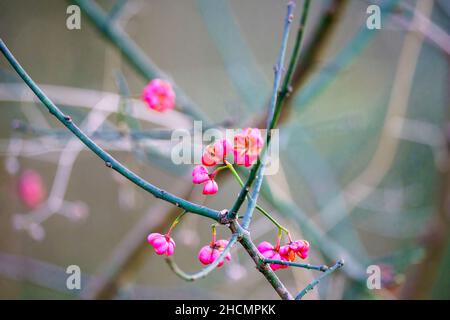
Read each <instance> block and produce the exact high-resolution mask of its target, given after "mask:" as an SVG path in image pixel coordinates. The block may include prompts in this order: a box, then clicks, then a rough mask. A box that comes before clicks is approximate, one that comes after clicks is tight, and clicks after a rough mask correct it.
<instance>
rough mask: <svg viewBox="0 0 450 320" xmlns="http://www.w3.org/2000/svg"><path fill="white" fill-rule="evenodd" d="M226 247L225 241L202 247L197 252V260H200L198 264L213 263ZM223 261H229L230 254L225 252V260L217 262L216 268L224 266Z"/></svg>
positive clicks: (226, 242)
mask: <svg viewBox="0 0 450 320" xmlns="http://www.w3.org/2000/svg"><path fill="white" fill-rule="evenodd" d="M227 245H228V241H227V240H218V241H216V242H214V243H211V244H209V245H206V246H204V247H202V248H201V249H200V251H199V252H198V260H200V262H201V263H202V264H204V265H208V264H211V263H213V262H214V261H216V260H217V259H218V258H219V256H220V255H221V254H222V252H223V250H224V249H225V247H226V246H227ZM225 260H228V261H230V260H231V254H230V252H227V254H226V255H225V258H224V259H222V260H221V261H219V263H218V264H217V267H221V266H222V265H223V264H224V262H225Z"/></svg>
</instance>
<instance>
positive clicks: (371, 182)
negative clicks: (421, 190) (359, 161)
mask: <svg viewBox="0 0 450 320" xmlns="http://www.w3.org/2000/svg"><path fill="white" fill-rule="evenodd" d="M432 8H433V2H432V1H418V3H417V7H416V10H418V11H420V12H422V14H424V15H426V16H429V15H430V14H431V12H432ZM420 23H421V22H420V18H419V17H418V16H417V15H415V16H414V18H413V20H412V22H411V26H412V27H413V28H414V27H416V26H417V25H418V24H420ZM423 39H424V37H423V35H416V34H414V33H412V32H408V34H407V35H406V37H405V40H404V44H403V48H402V51H401V54H400V56H399V59H398V61H399V63H398V66H397V70H396V73H395V78H394V82H393V87H392V91H391V96H390V100H389V103H388V108H387V112H386V116H385V120H384V126H383V128H382V131H381V136H380V139H379V143H378V146H377V148H376V150H375V153H374V154H373V156H372V159H371V161H370V163H369V164H368V165H367V167H366V168H365V169H364V170H363V171H362V172H361V173H360V174H359V175H358V176H357V177H356V178H355V179H353V180H352V181H351V182H350V183H349V184H348V185H347V186H346V187H345V189H344V190H343V195H344V197H345V199H346V204H347V208H348V212H351V211H352V210H353V208H355V206H357V205H358V203H360V202H361V201H363V200H364V199H365V198H366V197H368V196H369V195H370V194H371V192H372V191H373V190H374V188H375V187H376V186H377V185H378V184H379V183H380V182H381V181H382V179H383V178H384V176H385V175H386V173H387V172H388V170H389V169H390V168H391V166H392V163H393V162H394V160H395V155H396V153H397V149H398V146H399V139H398V137H396V136H394V135H393V133H392V131H393V130H392V129H393V128H392V124H393V121H396V122H395V124H396V127H395V129H396V130H395V131H400V130H402V127H403V122H400V123H399V122H398V119H403V118H404V116H405V114H406V111H407V109H408V104H409V99H410V94H411V89H412V85H413V81H414V73H415V70H416V65H417V61H418V59H419V55H420V51H421V48H422V44H423ZM334 205H335V204H334V200H333V201H331V204H330V206H334ZM324 211H328V210H324ZM330 212H331V211H330ZM342 218H343V217H342V216H337V215H334V216H332V215H327V217H326V219H324V222H326V226H325V228H326V229H327V230H328V229H331V228H332V227H333V226H335V225H336V224H337V223H338V222H339V221H341V219H342Z"/></svg>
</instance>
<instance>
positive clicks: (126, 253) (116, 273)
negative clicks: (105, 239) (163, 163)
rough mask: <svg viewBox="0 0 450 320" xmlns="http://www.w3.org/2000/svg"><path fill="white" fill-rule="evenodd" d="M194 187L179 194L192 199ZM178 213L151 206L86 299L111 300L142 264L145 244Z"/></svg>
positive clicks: (161, 205)
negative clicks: (150, 235)
mask: <svg viewBox="0 0 450 320" xmlns="http://www.w3.org/2000/svg"><path fill="white" fill-rule="evenodd" d="M191 191H192V186H191V184H189V185H184V186H183V187H182V188H180V190H178V192H177V193H180V194H182V195H183V197H187V198H189V195H190V193H191ZM178 213H179V209H178V208H176V207H172V206H169V205H168V204H167V203H165V202H158V203H157V204H156V205H151V206H150V208H149V210H148V212H147V213H146V214H145V215H144V216H143V217H142V218H141V219H140V220H139V221H138V222H137V223H136V224H135V226H134V227H132V228H131V229H130V230H129V231H128V232H127V234H126V235H125V236H124V238H123V239H122V240H121V241H120V243H119V244H118V245H117V247H116V248H115V249H114V250H113V252H112V254H111V256H110V258H109V259H108V261H107V262H106V263H105V264H104V267H103V270H102V271H101V272H100V275H99V276H98V277H96V279H95V281H92V282H90V283H89V284H88V286H87V288H86V289H85V290H84V292H83V295H82V298H84V299H112V298H114V297H115V296H116V294H117V292H118V291H119V289H120V287H121V286H122V285H123V284H124V283H125V282H126V281H127V280H128V279H129V278H130V277H131V275H132V274H134V273H135V271H136V270H137V269H138V268H139V266H141V265H142V264H143V262H144V261H145V258H146V253H147V252H148V244H147V242H145V241H143V240H142V239H145V238H146V237H147V235H148V234H149V233H151V232H152V231H154V230H164V229H165V228H166V227H167V226H169V225H170V222H171V221H172V220H173V218H175V216H176V215H177V214H178Z"/></svg>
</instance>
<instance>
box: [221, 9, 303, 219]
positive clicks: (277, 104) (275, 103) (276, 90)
mask: <svg viewBox="0 0 450 320" xmlns="http://www.w3.org/2000/svg"><path fill="white" fill-rule="evenodd" d="M294 6H295V4H294V3H293V2H292V1H291V2H289V4H288V14H287V16H286V19H285V26H284V31H283V38H282V43H281V48H280V52H279V56H278V59H277V64H276V65H275V68H274V69H275V70H274V71H275V79H274V84H273V92H272V97H271V101H270V106H269V112H268V117H267V121H266V122H267V135H266V143H265V146H264V149H263V151H262V155H261V157H259V158H258V161H257V162H256V164H255V165H254V166H253V168H252V170H251V171H250V175H249V177H248V179H247V181H246V183H245V186H244V187H243V188H242V189H241V191H240V192H239V195H238V197H237V199H236V201H235V203H234V204H233V207H232V208H231V209H230V211H229V214H228V218H229V219H234V218H235V217H236V215H237V212H238V211H239V208H240V207H241V206H242V204H243V202H244V200H245V198H246V197H247V194H248V192H249V190H250V187H251V186H252V184H253V182H254V181H255V179H256V177H257V176H258V174H257V173H258V172H260V171H259V168H260V167H261V164H262V161H261V160H264V158H265V154H266V150H267V148H268V147H269V145H270V140H271V130H272V129H273V128H274V127H275V125H276V123H277V120H278V119H277V118H278V114H279V109H281V106H282V104H283V100H284V97H285V96H286V94H287V93H288V92H289V86H290V79H287V78H286V77H285V79H284V82H283V85H282V87H281V90H280V82H281V76H282V69H283V66H284V57H285V54H286V44H287V37H288V35H289V30H290V25H291V22H292V19H293V11H294ZM308 8H309V0H308V1H306V2H305V6H304V12H303V15H302V20H304V21H303V22H306V18H305V16H307V13H308ZM305 11H306V14H305ZM300 33H301V34H302V35H300V36H297V39H296V44H295V46H294V48H297V51H295V49H294V52H293V54H292V55H291V62H290V63H289V70H288V71H287V73H286V75H287V76H289V77H290V75H292V73H293V71H292V70H291V69H293V68H295V67H296V64H297V61H298V57H297V55H298V52H299V49H300V43H299V42H300V41H301V40H302V38H303V28H300ZM292 60H295V61H294V62H293V61H292ZM259 176H260V177H261V181H260V182H259V184H260V183H261V182H262V174H260V175H259ZM258 180H259V179H258ZM259 187H260V186H259ZM259 187H257V188H258V190H259ZM255 188H256V187H255ZM252 198H255V197H254V196H252ZM256 200H257V199H254V201H253V202H252V201H249V204H250V207H254V206H255V204H256ZM247 210H248V212H250V211H252V210H253V209H250V208H249V207H248V208H247ZM248 216H249V217H248V218H247V219H245V220H244V221H243V225H244V226H245V225H246V226H247V227H248V224H249V222H250V220H251V213H250V214H248Z"/></svg>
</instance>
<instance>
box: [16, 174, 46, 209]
mask: <svg viewBox="0 0 450 320" xmlns="http://www.w3.org/2000/svg"><path fill="white" fill-rule="evenodd" d="M18 193H19V197H20V200H22V202H23V203H24V204H25V205H26V206H27V207H28V208H30V209H35V208H37V207H38V206H39V205H40V204H41V203H42V201H43V200H44V197H45V187H44V184H43V182H42V179H41V176H40V174H39V173H38V172H36V171H34V170H26V171H25V172H24V173H22V175H21V176H20V178H19V183H18Z"/></svg>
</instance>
